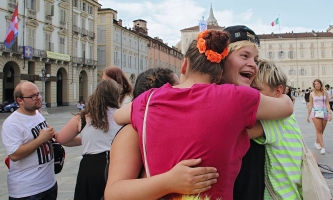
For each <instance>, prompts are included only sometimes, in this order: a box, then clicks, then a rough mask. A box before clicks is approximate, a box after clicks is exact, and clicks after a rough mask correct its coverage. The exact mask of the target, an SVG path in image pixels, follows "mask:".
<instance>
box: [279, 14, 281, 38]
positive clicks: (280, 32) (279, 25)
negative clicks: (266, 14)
mask: <svg viewBox="0 0 333 200" xmlns="http://www.w3.org/2000/svg"><path fill="white" fill-rule="evenodd" d="M279 32H280V33H281V29H280V14H279Z"/></svg>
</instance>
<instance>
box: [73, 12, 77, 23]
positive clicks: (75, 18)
mask: <svg viewBox="0 0 333 200" xmlns="http://www.w3.org/2000/svg"><path fill="white" fill-rule="evenodd" d="M77 19H78V16H77V15H76V14H74V15H73V25H74V26H78V23H77V22H78V21H77Z"/></svg>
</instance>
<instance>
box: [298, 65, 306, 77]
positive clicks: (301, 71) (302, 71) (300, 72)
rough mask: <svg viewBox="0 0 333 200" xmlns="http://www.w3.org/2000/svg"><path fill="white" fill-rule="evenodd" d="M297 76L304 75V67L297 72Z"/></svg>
mask: <svg viewBox="0 0 333 200" xmlns="http://www.w3.org/2000/svg"><path fill="white" fill-rule="evenodd" d="M299 74H300V75H301V76H304V75H306V71H305V69H304V67H301V70H300V71H299Z"/></svg>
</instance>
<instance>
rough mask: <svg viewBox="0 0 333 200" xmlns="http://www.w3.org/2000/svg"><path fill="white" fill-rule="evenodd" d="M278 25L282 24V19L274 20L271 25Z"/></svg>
mask: <svg viewBox="0 0 333 200" xmlns="http://www.w3.org/2000/svg"><path fill="white" fill-rule="evenodd" d="M277 24H280V19H279V18H276V20H274V21H273V22H272V23H271V25H272V26H275V25H277Z"/></svg>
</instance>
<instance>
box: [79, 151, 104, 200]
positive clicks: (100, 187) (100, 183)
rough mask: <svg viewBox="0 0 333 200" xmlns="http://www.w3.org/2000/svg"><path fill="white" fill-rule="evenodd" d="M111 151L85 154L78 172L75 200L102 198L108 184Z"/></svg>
mask: <svg viewBox="0 0 333 200" xmlns="http://www.w3.org/2000/svg"><path fill="white" fill-rule="evenodd" d="M108 159H109V152H108V151H107V152H103V153H99V154H87V155H83V158H82V160H81V162H80V167H79V172H78V174H77V179H76V186H75V193H74V200H100V199H101V198H102V197H103V196H104V189H105V185H106V178H105V167H106V165H107V162H108Z"/></svg>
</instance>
